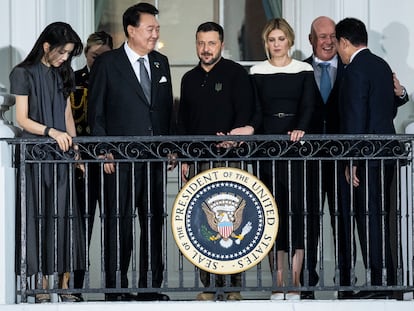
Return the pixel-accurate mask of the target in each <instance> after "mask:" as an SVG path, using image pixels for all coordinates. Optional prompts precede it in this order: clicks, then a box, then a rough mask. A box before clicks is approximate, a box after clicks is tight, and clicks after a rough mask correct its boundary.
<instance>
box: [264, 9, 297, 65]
mask: <svg viewBox="0 0 414 311" xmlns="http://www.w3.org/2000/svg"><path fill="white" fill-rule="evenodd" d="M275 29H279V30H281V31H282V32H283V33H284V34H285V36H286V38H287V40H288V42H289V48H291V47H292V46H293V45H294V44H295V32H294V31H293V29H292V27H291V26H290V25H289V23H288V22H287V21H286V20H285V19H284V18H281V17H280V18H274V19H271V20H270V21H268V22H267V24H266V25H265V27H264V29H263V32H262V39H263V45H264V49H265V53H266V56H267V59H270V53H269V48H268V46H267V39H268V37H269V34H270V33H271V32H272V31H273V30H275Z"/></svg>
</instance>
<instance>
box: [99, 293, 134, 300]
mask: <svg viewBox="0 0 414 311" xmlns="http://www.w3.org/2000/svg"><path fill="white" fill-rule="evenodd" d="M135 300H138V299H137V296H136V295H133V294H130V293H121V294H105V301H135Z"/></svg>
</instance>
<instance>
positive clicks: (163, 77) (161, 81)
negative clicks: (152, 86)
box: [158, 76, 167, 83]
mask: <svg viewBox="0 0 414 311" xmlns="http://www.w3.org/2000/svg"><path fill="white" fill-rule="evenodd" d="M164 82H167V78H166V77H165V76H162V77H161V79H160V81H159V82H158V83H164Z"/></svg>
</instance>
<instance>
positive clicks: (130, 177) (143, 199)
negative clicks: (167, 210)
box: [102, 163, 165, 288]
mask: <svg viewBox="0 0 414 311" xmlns="http://www.w3.org/2000/svg"><path fill="white" fill-rule="evenodd" d="M132 181H134V182H135V187H134V184H133V182H132ZM164 182H165V179H164V178H163V171H162V164H161V163H150V164H147V163H138V164H137V163H135V164H134V166H133V167H132V164H129V163H128V164H126V163H122V164H119V172H118V176H117V174H116V173H114V174H110V175H106V176H105V192H106V193H105V194H106V196H105V202H106V204H105V205H104V206H103V208H102V214H103V215H104V217H105V253H104V256H105V272H106V286H107V287H108V288H114V287H117V285H119V284H117V274H118V275H120V285H121V287H122V288H125V287H128V279H127V272H128V267H129V263H130V259H131V252H132V246H133V241H135V240H134V237H133V232H132V229H133V222H134V221H135V219H136V215H137V214H136V213H137V212H138V218H139V225H140V228H139V229H140V243H139V284H138V285H139V287H142V288H145V287H160V286H161V283H162V280H163V270H164V264H163V258H162V227H163V222H164V220H163V215H164V212H163V198H164V195H163V183H164ZM118 189H119V190H118ZM149 262H151V267H149ZM149 270H151V275H150V276H149V277H148V271H149Z"/></svg>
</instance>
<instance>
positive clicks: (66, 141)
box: [49, 128, 72, 152]
mask: <svg viewBox="0 0 414 311" xmlns="http://www.w3.org/2000/svg"><path fill="white" fill-rule="evenodd" d="M49 136H50V137H52V138H53V139H54V140H56V142H57V144H58V146H59V148H60V149H62V151H65V152H66V151H68V150H69V148H70V147H71V146H72V137H71V136H70V135H69V134H68V133H66V132H62V131H59V130H57V129H55V128H51V129H50V130H49Z"/></svg>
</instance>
